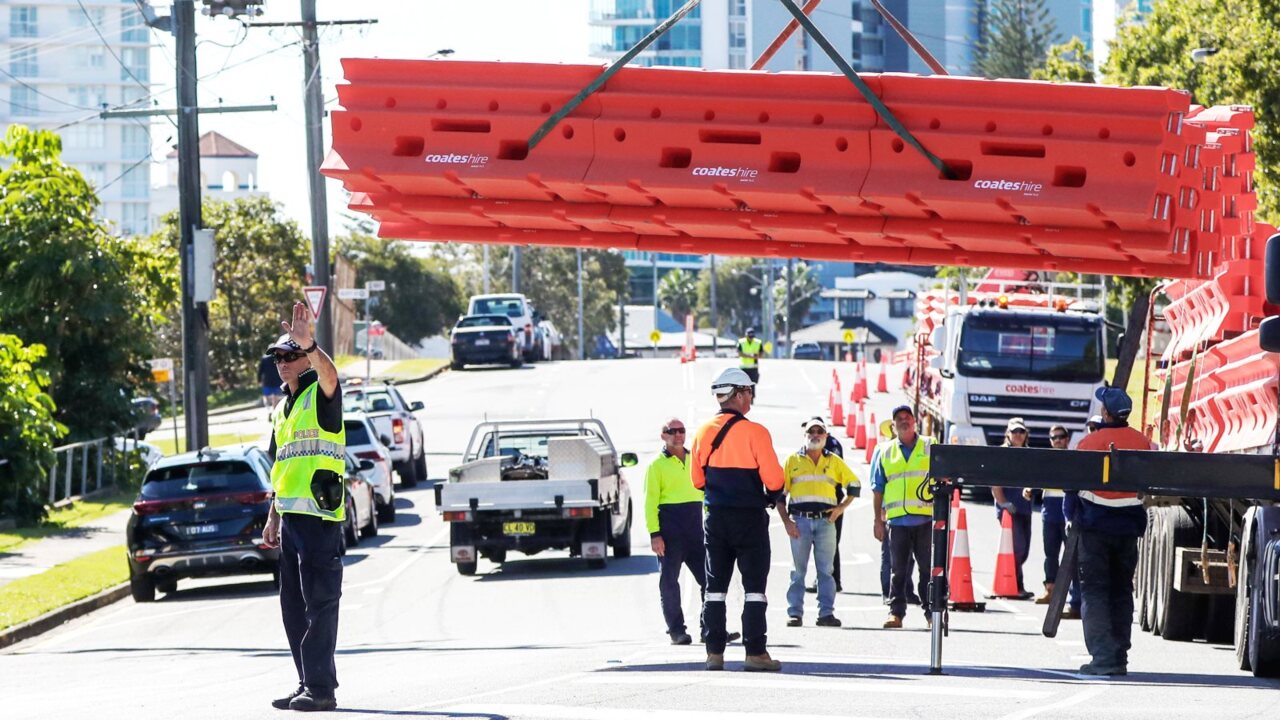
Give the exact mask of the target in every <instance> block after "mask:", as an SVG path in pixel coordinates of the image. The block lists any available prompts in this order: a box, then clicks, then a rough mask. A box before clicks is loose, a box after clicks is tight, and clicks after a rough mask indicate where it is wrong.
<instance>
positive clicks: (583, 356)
mask: <svg viewBox="0 0 1280 720" xmlns="http://www.w3.org/2000/svg"><path fill="white" fill-rule="evenodd" d="M582 324H583V323H582V248H578V359H579V360H584V359H586V354H585V353H584V352H583V337H582V332H583V330H582Z"/></svg>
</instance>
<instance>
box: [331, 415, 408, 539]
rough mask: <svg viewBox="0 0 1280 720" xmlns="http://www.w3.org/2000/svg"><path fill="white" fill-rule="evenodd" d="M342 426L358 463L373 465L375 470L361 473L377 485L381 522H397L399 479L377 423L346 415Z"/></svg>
mask: <svg viewBox="0 0 1280 720" xmlns="http://www.w3.org/2000/svg"><path fill="white" fill-rule="evenodd" d="M342 425H343V428H344V429H345V430H346V434H347V450H348V451H349V452H350V453H351V454H352V455H354V456H355V458H356V460H370V461H372V462H373V468H372V469H371V470H364V471H361V472H360V474H361V475H362V476H364V478H365V480H367V481H368V483H369V484H370V485H372V486H373V494H374V499H375V501H376V503H377V506H378V522H380V523H392V522H395V520H396V491H395V479H394V478H393V477H392V475H391V453H390V452H388V451H387V447H386V445H384V444H383V443H382V441H381V440H379V438H378V434H377V432H376V431H375V430H374V429H373V423H371V422H369V418H368V417H367V416H366V415H365V414H364V413H359V412H349V413H343V414H342Z"/></svg>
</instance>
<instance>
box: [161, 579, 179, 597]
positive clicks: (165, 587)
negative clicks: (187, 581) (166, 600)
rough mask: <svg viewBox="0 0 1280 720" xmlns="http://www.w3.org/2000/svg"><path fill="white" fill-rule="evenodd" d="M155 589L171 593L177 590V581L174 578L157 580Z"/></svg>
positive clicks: (166, 593)
mask: <svg viewBox="0 0 1280 720" xmlns="http://www.w3.org/2000/svg"><path fill="white" fill-rule="evenodd" d="M156 591H157V592H162V593H164V594H165V595H172V594H173V593H176V592H178V581H177V580H176V579H169V580H163V581H157V582H156Z"/></svg>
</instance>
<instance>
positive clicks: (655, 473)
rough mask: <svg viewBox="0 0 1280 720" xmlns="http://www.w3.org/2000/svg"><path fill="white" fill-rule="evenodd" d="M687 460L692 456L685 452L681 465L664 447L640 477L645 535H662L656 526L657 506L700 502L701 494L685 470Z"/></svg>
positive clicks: (659, 527) (687, 464)
mask: <svg viewBox="0 0 1280 720" xmlns="http://www.w3.org/2000/svg"><path fill="white" fill-rule="evenodd" d="M691 460H693V454H692V453H690V452H689V451H688V450H685V453H684V460H683V461H681V460H680V458H678V457H676V456H675V455H672V454H671V453H669V452H667V449H666V448H665V447H664V448H662V453H661V454H660V455H658V457H657V458H655V459H654V461H653V462H652V463H650V464H649V470H648V471H647V472H645V474H644V524H645V526H646V527H647V528H648V529H649V535H651V536H652V535H660V534H662V527H661V523H659V522H658V506H659V505H677V504H680V503H701V502H702V500H703V492H702V491H701V490H699V489H698V488H696V487H694V486H693V475H692V471H691V470H690V469H689V462H690V461H691Z"/></svg>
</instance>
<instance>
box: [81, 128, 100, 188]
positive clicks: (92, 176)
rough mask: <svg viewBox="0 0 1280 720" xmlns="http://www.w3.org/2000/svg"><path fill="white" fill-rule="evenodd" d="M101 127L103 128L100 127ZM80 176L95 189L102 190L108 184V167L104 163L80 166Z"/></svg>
mask: <svg viewBox="0 0 1280 720" xmlns="http://www.w3.org/2000/svg"><path fill="white" fill-rule="evenodd" d="M99 127H101V126H99ZM79 168H80V174H81V175H83V176H84V179H85V181H87V182H88V183H89V184H90V185H92V186H93V187H94V188H100V187H102V186H103V185H104V184H106V182H107V166H106V164H104V163H89V164H87V165H80V166H79Z"/></svg>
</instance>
